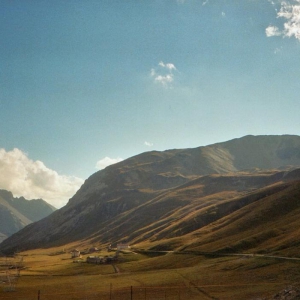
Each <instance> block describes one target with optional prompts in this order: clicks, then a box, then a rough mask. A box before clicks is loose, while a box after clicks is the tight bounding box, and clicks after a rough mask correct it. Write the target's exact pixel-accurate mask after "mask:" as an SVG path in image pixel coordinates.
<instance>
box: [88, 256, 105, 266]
mask: <svg viewBox="0 0 300 300" xmlns="http://www.w3.org/2000/svg"><path fill="white" fill-rule="evenodd" d="M86 262H87V263H89V264H102V263H103V257H99V256H88V257H87V258H86Z"/></svg>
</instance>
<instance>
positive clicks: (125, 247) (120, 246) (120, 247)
mask: <svg viewBox="0 0 300 300" xmlns="http://www.w3.org/2000/svg"><path fill="white" fill-rule="evenodd" d="M128 249H130V246H129V244H127V243H119V244H117V250H118V251H122V250H128Z"/></svg>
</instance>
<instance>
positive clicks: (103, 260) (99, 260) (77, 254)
mask: <svg viewBox="0 0 300 300" xmlns="http://www.w3.org/2000/svg"><path fill="white" fill-rule="evenodd" d="M128 249H130V246H129V244H127V243H119V244H117V247H116V248H112V247H111V245H109V246H108V249H107V250H108V251H113V250H115V251H116V253H115V255H114V256H103V257H102V256H96V255H92V256H91V255H89V256H88V257H87V258H86V262H87V263H90V264H107V263H111V262H114V261H116V260H117V259H118V256H119V252H120V251H123V250H128ZM94 252H100V250H99V249H98V248H96V247H92V248H89V249H86V250H84V251H80V250H78V249H74V250H72V251H71V258H73V259H78V258H79V259H81V258H82V255H84V254H91V253H94Z"/></svg>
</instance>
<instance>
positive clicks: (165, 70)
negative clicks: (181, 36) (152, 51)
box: [150, 61, 177, 88]
mask: <svg viewBox="0 0 300 300" xmlns="http://www.w3.org/2000/svg"><path fill="white" fill-rule="evenodd" d="M174 71H177V69H176V67H175V65H174V64H172V63H166V64H165V63H164V62H162V61H161V62H159V63H158V65H157V67H156V68H153V69H151V71H150V76H151V77H152V78H153V79H154V83H156V84H159V85H161V86H163V87H164V88H172V82H173V81H174V73H173V72H174Z"/></svg>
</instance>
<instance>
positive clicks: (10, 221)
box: [0, 190, 56, 243]
mask: <svg viewBox="0 0 300 300" xmlns="http://www.w3.org/2000/svg"><path fill="white" fill-rule="evenodd" d="M55 210H56V208H54V207H53V206H51V205H50V204H48V203H47V202H46V201H44V200H42V199H37V200H26V199H25V198H24V197H20V198H15V197H14V196H13V194H12V193H11V192H9V191H6V190H0V243H1V242H2V241H3V240H4V239H6V238H7V237H9V236H11V235H12V234H14V233H15V232H17V231H19V230H20V229H22V228H24V227H25V226H26V225H28V224H30V223H32V222H36V221H39V220H41V219H42V218H44V217H46V216H48V215H50V214H51V213H53V212H54V211H55Z"/></svg>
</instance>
